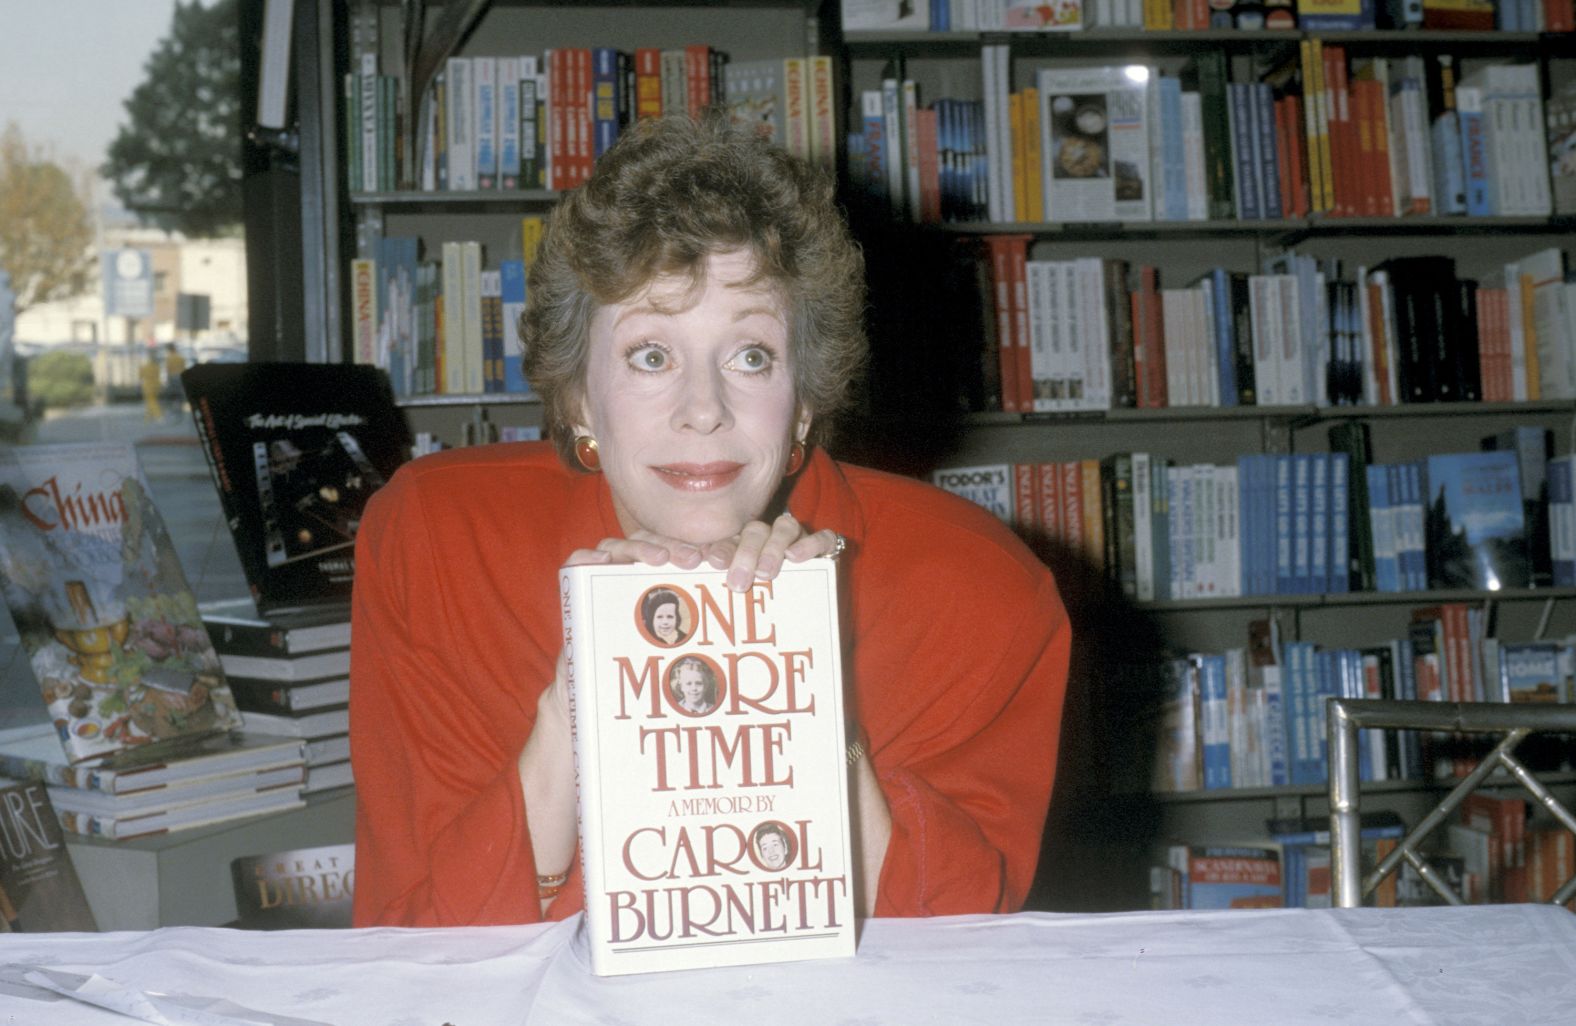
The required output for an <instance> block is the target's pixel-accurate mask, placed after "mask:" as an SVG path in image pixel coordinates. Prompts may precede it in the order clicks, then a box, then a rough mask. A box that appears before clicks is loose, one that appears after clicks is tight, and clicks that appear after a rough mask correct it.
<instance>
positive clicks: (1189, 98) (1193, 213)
mask: <svg viewBox="0 0 1576 1026" xmlns="http://www.w3.org/2000/svg"><path fill="white" fill-rule="evenodd" d="M1182 160H1183V164H1182V167H1183V170H1184V172H1185V173H1186V175H1187V219H1188V220H1189V221H1207V220H1209V186H1208V185H1207V184H1206V183H1207V178H1206V175H1205V171H1204V109H1203V101H1202V99H1201V98H1200V97H1199V94H1198V93H1196V92H1184V93H1183V94H1182Z"/></svg>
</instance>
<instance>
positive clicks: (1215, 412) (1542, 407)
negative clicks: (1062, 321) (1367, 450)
mask: <svg viewBox="0 0 1576 1026" xmlns="http://www.w3.org/2000/svg"><path fill="white" fill-rule="evenodd" d="M1536 413H1573V414H1576V400H1573V399H1542V400H1532V401H1525V402H1509V403H1482V402H1465V403H1401V404H1399V405H1395V406H1311V405H1300V406H1162V407H1158V408H1154V409H1132V408H1128V407H1119V408H1116V409H1109V410H1067V411H1064V412H1057V413H1002V412H1000V411H994V410H993V411H988V412H979V413H970V414H969V415H968V424H969V426H970V427H975V428H985V427H1033V426H1040V425H1045V424H1080V423H1083V424H1088V425H1090V426H1101V427H1103V426H1107V425H1111V424H1154V423H1163V422H1166V421H1232V420H1277V421H1294V422H1296V426H1298V427H1306V426H1309V425H1313V424H1323V423H1334V422H1337V421H1343V420H1377V419H1381V418H1384V419H1393V418H1398V417H1424V418H1438V417H1504V416H1520V415H1527V414H1536Z"/></svg>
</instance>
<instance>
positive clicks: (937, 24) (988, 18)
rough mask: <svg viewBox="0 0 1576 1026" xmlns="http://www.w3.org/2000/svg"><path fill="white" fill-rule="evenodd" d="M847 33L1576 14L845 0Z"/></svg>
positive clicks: (1514, 25)
mask: <svg viewBox="0 0 1576 1026" xmlns="http://www.w3.org/2000/svg"><path fill="white" fill-rule="evenodd" d="M842 15H843V28H844V29H845V30H850V29H851V30H859V31H879V32H1076V31H1080V30H1083V29H1089V28H1132V29H1144V30H1146V31H1154V32H1170V31H1190V30H1201V29H1230V28H1236V29H1244V30H1250V31H1251V30H1258V29H1291V28H1302V29H1304V30H1307V31H1332V30H1335V31H1340V30H1353V29H1373V28H1387V29H1408V28H1424V29H1470V30H1477V31H1487V30H1491V29H1498V30H1500V31H1505V32H1568V31H1570V30H1571V29H1573V28H1576V12H1573V10H1572V6H1571V4H1570V3H1569V2H1568V0H1474V2H1471V3H1464V4H1463V3H1451V2H1449V0H1409V2H1402V0H1340V2H1336V3H1331V2H1329V0H1325V2H1318V0H1270V2H1267V3H1258V2H1254V3H1248V2H1245V0H1225V2H1212V3H1205V2H1204V0H1150V2H1141V0H1061V2H1059V3H1055V4H1046V3H1039V2H1034V0H925V2H917V3H899V2H898V0H843V2H842Z"/></svg>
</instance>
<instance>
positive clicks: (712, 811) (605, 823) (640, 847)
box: [560, 559, 854, 975]
mask: <svg viewBox="0 0 1576 1026" xmlns="http://www.w3.org/2000/svg"><path fill="white" fill-rule="evenodd" d="M723 579H724V574H723V572H722V571H718V570H711V569H709V568H703V569H698V570H688V571H686V570H680V569H678V568H675V567H671V566H664V567H652V566H645V565H624V566H608V565H591V566H575V567H566V568H565V569H564V570H563V571H562V572H561V577H560V601H561V603H562V610H563V622H564V648H565V650H566V653H567V658H568V663H567V666H568V673H567V683H568V684H569V687H570V696H571V707H572V716H573V729H574V739H575V765H576V778H577V781H578V788H579V815H580V852H581V866H582V870H583V873H584V882H585V892H586V916H585V929H586V936H585V940H586V942H587V945H588V950H589V954H590V961H591V968H592V971H593V972H595V973H597V974H598V975H620V974H625V973H637V972H650V971H655V970H665V969H690V968H697V967H704V966H724V965H748V964H754V963H762V962H778V961H794V960H801V959H810V958H826V957H835V956H848V955H852V954H853V953H854V913H853V909H854V905H853V893H852V884H853V861H852V857H851V854H850V837H849V787H848V782H849V773H850V770H849V761H848V756H847V754H846V753H847V747H846V741H847V737H846V728H845V724H844V699H843V674H842V665H841V658H842V657H841V652H842V649H841V645H840V641H839V629H838V606H837V566H836V564H835V563H834V562H833V561H831V560H829V559H812V560H808V561H806V562H804V563H797V564H788V565H786V566H784V567H783V570H782V572H781V573H780V574H779V575H778V576H777V578H776V579H775V580H773V581H769V582H759V583H757V584H755V585H754V586H753V587H751V588H750V589H749V590H748V591H747V592H743V593H735V592H732V591H729V590H728V589H727V588H726V587H724V584H723Z"/></svg>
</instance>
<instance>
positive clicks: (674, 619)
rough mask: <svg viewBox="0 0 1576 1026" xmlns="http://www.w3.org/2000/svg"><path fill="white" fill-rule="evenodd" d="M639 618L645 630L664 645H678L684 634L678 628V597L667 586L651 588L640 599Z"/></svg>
mask: <svg viewBox="0 0 1576 1026" xmlns="http://www.w3.org/2000/svg"><path fill="white" fill-rule="evenodd" d="M640 618H641V619H642V620H643V621H645V624H646V632H647V633H648V634H650V635H651V636H652V637H653V638H656V639H657V640H658V641H659V642H661V643H662V644H664V645H670V646H671V645H678V644H681V643H682V642H683V641H684V638H685V634H684V632H683V631H681V630H679V597H678V595H676V594H674V593H673V592H672V591H671V590H669V589H667V588H652V589H651V590H650V591H649V592H647V593H646V597H645V598H643V599H641V600H640Z"/></svg>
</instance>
